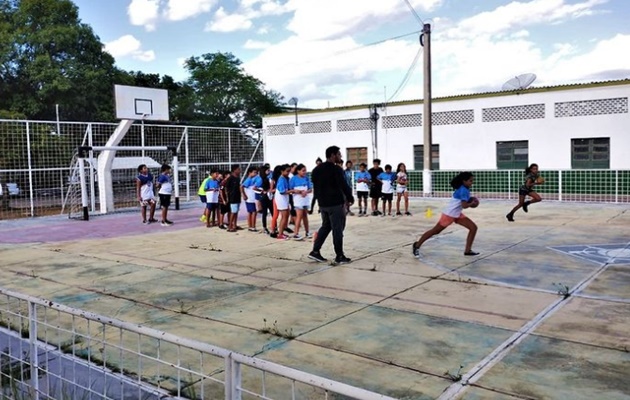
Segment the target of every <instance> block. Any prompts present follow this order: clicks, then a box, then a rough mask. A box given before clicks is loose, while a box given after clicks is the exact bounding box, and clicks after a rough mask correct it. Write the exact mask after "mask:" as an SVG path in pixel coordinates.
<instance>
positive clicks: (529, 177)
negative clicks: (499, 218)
mask: <svg viewBox="0 0 630 400" xmlns="http://www.w3.org/2000/svg"><path fill="white" fill-rule="evenodd" d="M543 183H545V180H544V179H543V177H541V176H540V174H539V173H538V164H532V165H530V166H529V167H527V168H525V183H523V185H522V186H521V187H520V188H519V189H518V204H517V205H516V206H515V207H514V208H513V209H512V211H510V212H509V213H508V215H506V216H505V218H507V220H508V221H510V222H514V213H515V212H517V211H518V209H519V208H523V211H524V212H528V211H529V210H528V207H529V205H530V204H533V203H538V202H540V201H542V198H541V197H540V195H539V194H538V193H536V192H535V186H536V185H542V184H543ZM527 196H529V197H531V200H527V201H525V198H526V197H527Z"/></svg>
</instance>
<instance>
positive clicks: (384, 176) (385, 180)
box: [376, 164, 396, 217]
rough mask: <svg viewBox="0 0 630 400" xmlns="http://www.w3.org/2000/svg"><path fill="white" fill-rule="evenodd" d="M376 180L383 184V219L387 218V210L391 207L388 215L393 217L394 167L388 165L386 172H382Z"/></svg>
mask: <svg viewBox="0 0 630 400" xmlns="http://www.w3.org/2000/svg"><path fill="white" fill-rule="evenodd" d="M376 179H377V180H378V181H379V182H380V183H381V195H382V197H381V199H382V200H383V217H384V216H385V208H386V206H389V213H388V215H389V216H390V217H391V216H392V200H393V199H394V181H395V180H396V174H394V173H393V172H392V166H391V165H389V164H387V165H386V166H385V172H381V173H380V174H379V175H378V176H377V177H376Z"/></svg>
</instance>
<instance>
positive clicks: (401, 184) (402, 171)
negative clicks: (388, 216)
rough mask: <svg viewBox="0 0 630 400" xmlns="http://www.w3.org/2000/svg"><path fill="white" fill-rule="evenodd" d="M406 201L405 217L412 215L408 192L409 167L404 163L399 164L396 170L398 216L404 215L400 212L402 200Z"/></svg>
mask: <svg viewBox="0 0 630 400" xmlns="http://www.w3.org/2000/svg"><path fill="white" fill-rule="evenodd" d="M401 198H404V199H405V215H411V213H410V212H409V192H408V191H407V167H406V166H405V164H404V163H400V164H398V168H396V215H399V216H400V215H402V213H401V212H400V199H401Z"/></svg>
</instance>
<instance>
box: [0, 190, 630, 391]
mask: <svg viewBox="0 0 630 400" xmlns="http://www.w3.org/2000/svg"><path fill="white" fill-rule="evenodd" d="M443 205H444V202H443V201H437V200H435V201H414V202H413V203H412V212H414V216H413V217H400V218H391V217H385V218H381V217H365V218H358V217H351V218H350V219H349V221H348V227H347V229H346V249H347V255H348V256H349V257H351V258H352V259H353V260H354V261H353V263H352V264H349V265H344V266H333V265H327V264H316V263H313V262H311V261H309V260H308V259H307V258H306V255H307V254H308V251H309V250H310V247H311V243H309V242H306V241H305V242H295V241H289V242H282V241H277V240H273V239H270V238H268V237H266V236H264V235H261V234H256V233H251V232H247V231H240V232H238V233H233V234H230V233H227V232H225V231H221V230H219V229H216V228H214V229H206V228H205V227H202V226H200V225H201V224H200V223H199V221H198V217H199V215H198V214H199V212H198V210H197V209H196V208H190V209H185V210H182V211H179V212H174V213H173V214H172V218H171V219H172V220H173V221H175V222H176V224H175V225H174V226H172V227H161V226H159V225H149V226H146V225H142V224H141V223H140V222H139V217H138V216H137V215H135V214H125V215H114V216H105V217H98V218H94V219H93V220H91V221H89V222H83V221H68V220H64V219H61V218H42V219H34V220H28V221H21V222H17V221H6V222H0V271H1V274H0V286H3V287H6V288H10V289H13V290H17V291H20V292H24V293H29V294H34V295H38V296H41V297H45V298H48V299H51V300H53V301H57V302H61V303H64V304H67V305H70V306H74V307H78V308H83V309H88V310H90V311H93V312H96V313H100V314H104V315H109V316H112V317H116V318H119V319H123V320H127V321H131V322H135V323H140V324H144V325H147V326H150V327H153V328H156V329H160V330H164V331H168V332H170V333H174V334H178V335H181V336H185V337H190V338H193V339H197V340H201V341H205V342H208V343H212V344H215V345H218V346H221V347H225V348H228V349H232V350H235V351H238V352H241V353H245V354H248V355H255V356H258V357H261V358H264V359H268V360H272V361H274V362H278V363H280V364H285V365H288V366H292V367H295V368H298V369H301V370H305V371H308V372H312V373H315V374H319V375H322V376H326V377H329V378H332V379H335V380H340V381H343V382H346V383H349V384H352V385H356V386H359V387H363V388H366V389H369V390H374V391H377V392H380V393H384V394H387V395H390V396H393V397H398V398H406V399H425V398H426V399H434V398H440V396H441V398H465V399H524V398H535V399H539V398H544V399H567V398H571V399H588V400H593V399H630V380H628V371H630V334H628V332H630V290H629V287H630V212H628V210H629V209H630V206H628V205H625V206H622V205H585V204H559V203H542V204H540V205H535V206H533V207H531V211H530V212H529V214H524V213H519V214H517V216H516V219H517V221H516V222H514V223H508V222H507V221H506V220H505V218H504V215H505V212H506V210H507V209H509V208H510V207H511V204H508V203H505V202H491V201H485V202H483V204H482V205H481V206H480V207H479V208H477V209H475V210H471V211H469V212H468V215H469V216H470V217H471V218H472V219H473V220H475V222H477V224H478V225H479V228H480V229H479V234H478V238H477V241H476V244H475V246H474V248H475V250H477V251H480V252H481V255H480V256H478V257H465V256H463V254H462V252H463V246H464V239H465V235H466V232H465V230H464V229H462V228H461V227H457V226H456V227H451V228H449V229H447V230H446V231H445V232H444V233H443V234H442V235H441V236H439V237H436V238H435V239H433V240H431V241H429V242H427V243H426V244H425V246H424V247H423V249H422V258H421V259H420V260H417V259H415V258H413V257H412V256H411V251H410V245H411V243H412V241H413V240H414V239H415V238H416V237H417V236H418V235H419V234H421V233H422V232H423V231H424V230H426V229H428V228H429V227H431V226H432V225H434V224H435V223H436V222H437V219H438V217H439V212H437V211H435V210H439V209H440V208H441V207H442V206H443ZM427 207H430V208H431V209H432V210H434V215H433V216H432V217H430V218H427V216H426V215H425V210H426V208H427ZM313 217H314V218H313V219H314V220H316V219H317V218H316V217H315V216H313ZM318 224H319V222H318V221H316V222H315V223H314V225H318ZM323 254H324V255H325V256H327V257H332V255H333V254H332V244H331V243H327V245H326V246H325V247H324V249H323ZM559 290H560V291H564V290H566V291H567V292H568V294H569V296H567V297H566V298H565V297H564V296H561V295H559V294H558V291H559ZM265 321H266V322H265ZM273 321H277V323H276V324H277V325H276V327H277V328H278V329H279V330H280V331H282V332H290V333H292V335H295V336H296V337H295V338H294V339H286V338H282V339H281V338H278V337H277V336H273V335H271V334H266V333H261V332H260V331H261V329H262V328H263V327H264V325H265V324H267V325H270V324H272V323H273ZM460 366H461V371H460V372H459V373H458V370H459V369H460ZM447 371H448V372H449V373H450V375H455V376H457V375H459V374H461V375H462V376H463V379H462V380H461V381H459V382H455V381H454V379H452V376H448V374H446V372H447ZM462 382H465V383H467V385H465V386H464V385H462Z"/></svg>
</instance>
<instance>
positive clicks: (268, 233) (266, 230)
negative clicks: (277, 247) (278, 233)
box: [263, 228, 271, 235]
mask: <svg viewBox="0 0 630 400" xmlns="http://www.w3.org/2000/svg"><path fill="white" fill-rule="evenodd" d="M263 232H265V234H266V235H270V234H271V232H269V229H267V228H265V229H263Z"/></svg>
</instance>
